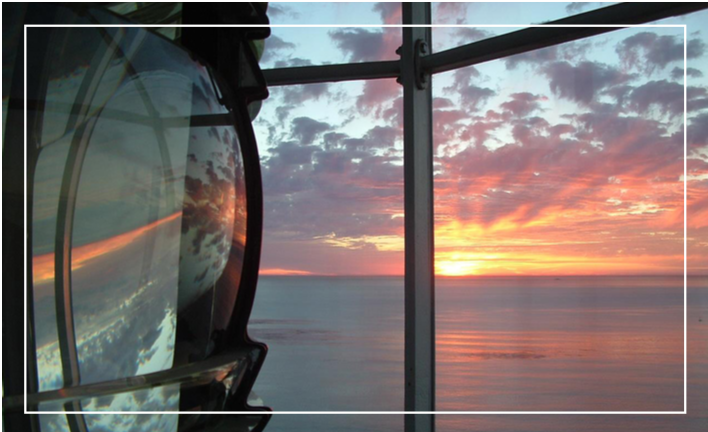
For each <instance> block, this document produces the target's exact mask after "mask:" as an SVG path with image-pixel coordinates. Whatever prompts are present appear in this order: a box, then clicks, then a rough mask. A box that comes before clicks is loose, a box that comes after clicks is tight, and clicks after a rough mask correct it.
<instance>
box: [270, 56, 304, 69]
mask: <svg viewBox="0 0 708 432" xmlns="http://www.w3.org/2000/svg"><path fill="white" fill-rule="evenodd" d="M273 66H274V67H276V68H286V67H301V66H312V62H311V61H310V60H308V59H303V58H300V57H292V58H289V59H285V60H278V61H276V62H275V63H274V65H273Z"/></svg>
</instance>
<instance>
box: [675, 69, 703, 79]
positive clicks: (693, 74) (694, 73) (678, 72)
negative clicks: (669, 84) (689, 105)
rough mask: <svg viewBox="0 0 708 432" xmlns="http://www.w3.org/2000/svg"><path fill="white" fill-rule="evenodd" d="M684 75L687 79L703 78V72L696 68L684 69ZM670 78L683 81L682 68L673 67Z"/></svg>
mask: <svg viewBox="0 0 708 432" xmlns="http://www.w3.org/2000/svg"><path fill="white" fill-rule="evenodd" d="M686 75H687V76H688V77H689V78H702V77H703V72H701V71H700V70H698V69H696V68H692V67H689V68H687V69H686ZM671 78H673V79H680V80H682V79H683V68H681V67H675V68H673V70H672V71H671Z"/></svg>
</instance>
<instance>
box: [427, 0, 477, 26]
mask: <svg viewBox="0 0 708 432" xmlns="http://www.w3.org/2000/svg"><path fill="white" fill-rule="evenodd" d="M468 6H469V4H468V3H465V2H438V3H435V10H434V12H433V17H434V22H435V23H438V24H464V23H465V22H466V20H467V8H468Z"/></svg>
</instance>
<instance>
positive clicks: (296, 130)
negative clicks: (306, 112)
mask: <svg viewBox="0 0 708 432" xmlns="http://www.w3.org/2000/svg"><path fill="white" fill-rule="evenodd" d="M331 129H332V126H331V125H330V124H329V123H324V122H320V121H317V120H314V119H311V118H309V117H298V118H296V119H293V121H292V126H291V129H290V135H291V136H292V137H293V138H297V139H299V140H300V143H301V144H304V145H307V144H312V142H313V141H314V139H315V137H317V136H318V135H320V134H321V133H323V132H326V131H328V130H331Z"/></svg>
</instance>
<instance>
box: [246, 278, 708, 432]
mask: <svg viewBox="0 0 708 432" xmlns="http://www.w3.org/2000/svg"><path fill="white" fill-rule="evenodd" d="M687 299H688V309H687V322H688V332H687V341H688V349H687V353H688V389H687V391H688V414H687V415H683V414H662V415H656V414H650V415H647V414H644V415H508V414H507V415H437V416H436V419H435V421H436V425H437V430H438V431H453V432H454V431H468V430H483V431H500V432H501V431H505V432H508V431H544V432H545V431H594V430H600V429H601V430H603V431H615V430H616V431H642V432H644V431H666V432H673V431H696V432H698V431H701V432H704V431H706V430H708V278H706V277H693V278H689V284H688V298H687ZM435 302H436V322H435V325H436V390H437V391H436V408H437V410H443V411H683V407H684V379H683V377H684V362H683V360H684V290H683V278H682V277H681V276H666V277H664V276H651V277H631V276H626V277H495V278H492V277H479V278H438V279H437V281H436V296H435ZM249 332H250V335H251V336H252V337H253V338H255V339H257V340H259V341H262V342H265V343H267V344H268V346H269V352H268V356H267V358H266V362H265V364H264V366H263V369H262V370H261V373H260V374H259V376H258V379H257V381H256V384H255V387H254V391H255V393H256V394H257V395H258V396H259V397H260V398H261V399H262V400H263V401H264V403H265V405H267V406H270V407H271V408H273V409H274V410H276V411H400V410H403V400H404V395H403V371H404V370H403V361H404V354H403V348H404V343H403V340H404V306H403V278H400V277H304V276H297V277H285V276H262V277H261V278H260V282H259V286H258V292H257V296H256V301H255V304H254V309H253V313H252V315H251V321H250V325H249ZM402 429H403V416H402V415H325V416H323V415H275V416H273V418H272V420H271V422H270V424H269V425H268V427H267V429H266V430H268V431H293V432H294V431H303V432H304V431H309V432H311V431H331V430H337V431H354V430H357V431H359V430H366V431H396V430H402Z"/></svg>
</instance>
